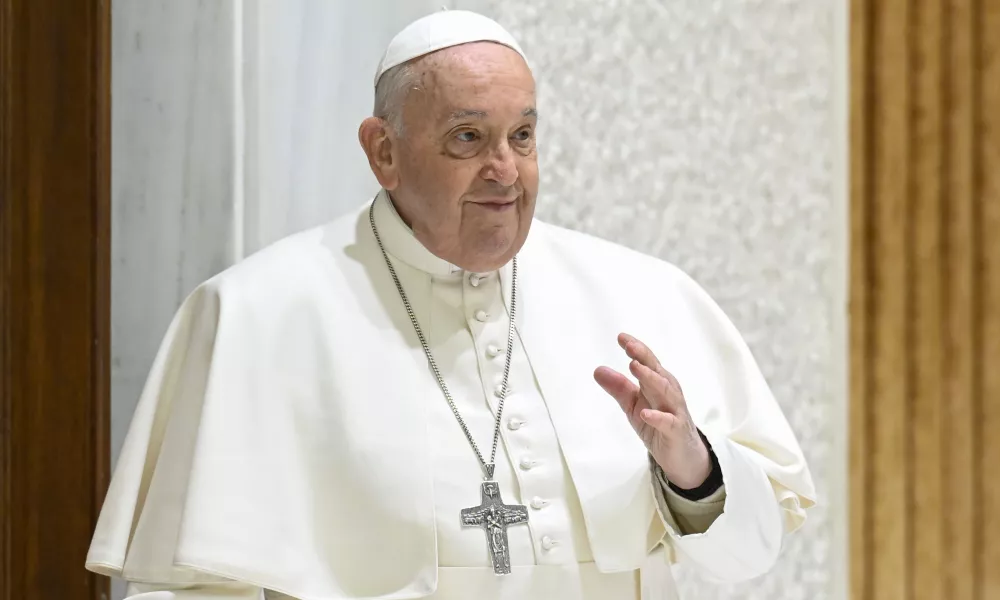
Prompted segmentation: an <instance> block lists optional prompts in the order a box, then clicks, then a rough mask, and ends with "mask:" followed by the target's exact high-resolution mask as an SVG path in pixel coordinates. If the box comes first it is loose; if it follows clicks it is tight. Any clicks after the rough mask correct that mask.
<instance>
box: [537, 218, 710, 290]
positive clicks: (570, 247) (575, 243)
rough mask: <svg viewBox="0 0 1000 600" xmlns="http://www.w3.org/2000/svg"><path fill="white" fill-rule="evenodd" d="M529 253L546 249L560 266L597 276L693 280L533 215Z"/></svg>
mask: <svg viewBox="0 0 1000 600" xmlns="http://www.w3.org/2000/svg"><path fill="white" fill-rule="evenodd" d="M525 248H526V249H527V250H528V252H529V253H535V252H538V253H545V254H546V255H548V257H549V258H550V259H551V260H553V261H555V262H556V263H557V265H559V266H560V267H562V268H570V269H584V270H585V271H586V272H589V273H591V274H593V275H595V276H598V277H604V276H609V275H614V276H615V277H617V278H626V279H632V280H633V281H632V282H631V283H634V284H638V285H642V284H643V282H650V283H654V282H655V283H657V284H661V285H662V284H663V283H671V284H677V285H690V284H694V281H693V280H692V279H691V277H690V276H688V275H687V274H686V273H685V272H684V271H683V270H681V269H680V268H679V267H678V266H677V265H675V264H673V263H671V262H669V261H666V260H663V259H661V258H658V257H655V256H651V255H649V254H645V253H642V252H639V251H638V250H634V249H632V248H628V247H626V246H623V245H621V244H616V243H614V242H611V241H609V240H605V239H603V238H599V237H597V236H595V235H591V234H588V233H584V232H581V231H575V230H572V229H567V228H565V227H560V226H558V225H553V224H551V223H546V222H544V221H540V220H538V219H536V220H535V221H534V222H533V223H532V229H531V233H530V235H529V242H528V243H526V244H525Z"/></svg>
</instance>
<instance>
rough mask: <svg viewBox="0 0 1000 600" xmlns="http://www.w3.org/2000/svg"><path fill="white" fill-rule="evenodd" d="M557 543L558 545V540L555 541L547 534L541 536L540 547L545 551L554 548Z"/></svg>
mask: <svg viewBox="0 0 1000 600" xmlns="http://www.w3.org/2000/svg"><path fill="white" fill-rule="evenodd" d="M558 545H559V542H557V541H556V540H554V539H552V538H550V537H549V536H547V535H546V536H542V549H543V550H546V551H548V550H552V549H553V548H555V547H556V546H558Z"/></svg>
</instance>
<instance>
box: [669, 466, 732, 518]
mask: <svg viewBox="0 0 1000 600" xmlns="http://www.w3.org/2000/svg"><path fill="white" fill-rule="evenodd" d="M656 477H657V479H658V482H659V484H660V487H662V488H663V499H664V500H665V501H666V503H667V507H669V508H670V510H671V512H674V513H676V514H681V515H691V516H699V517H701V516H706V515H713V514H719V513H721V512H722V508H723V506H724V505H725V503H726V486H724V485H720V486H719V487H718V488H717V489H716V490H715V491H714V492H712V494H711V495H709V496H706V497H705V498H702V499H700V500H689V499H688V498H685V497H684V496H681V495H680V494H678V493H677V492H675V491H674V490H673V488H672V487H671V486H670V485H669V482H668V481H667V480H666V477H664V475H663V471H660V470H659V469H657V473H656Z"/></svg>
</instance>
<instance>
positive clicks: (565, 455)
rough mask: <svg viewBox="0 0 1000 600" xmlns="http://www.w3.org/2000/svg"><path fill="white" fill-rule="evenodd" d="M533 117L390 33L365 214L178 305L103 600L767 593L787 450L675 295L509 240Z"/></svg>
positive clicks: (514, 95) (510, 49)
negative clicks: (115, 591) (694, 589)
mask: <svg viewBox="0 0 1000 600" xmlns="http://www.w3.org/2000/svg"><path fill="white" fill-rule="evenodd" d="M538 118H539V114H538V111H537V110H536V106H535V82H534V79H533V77H532V73H531V71H530V69H529V67H528V65H527V62H526V60H525V58H524V55H523V52H522V51H521V49H520V47H519V46H518V44H517V42H516V41H515V40H514V39H513V38H512V37H511V36H510V34H509V33H507V32H506V31H505V30H504V29H503V28H501V27H500V26H499V25H498V24H497V23H495V22H493V21H491V20H489V19H487V18H485V17H483V16H480V15H477V14H474V13H470V12H464V11H443V12H440V13H436V14H433V15H431V16H428V17H425V18H423V19H420V20H418V21H416V22H414V23H412V24H411V25H409V26H408V27H407V28H406V29H404V30H403V31H402V32H400V33H399V35H397V36H396V37H395V38H394V39H393V40H392V42H391V43H390V44H389V47H388V49H387V50H386V52H385V56H384V57H383V59H382V61H381V63H380V64H379V66H378V69H377V73H376V76H375V111H374V116H373V117H371V118H369V119H366V120H365V121H364V122H363V123H362V124H361V127H360V130H359V139H360V142H361V146H362V148H363V149H364V152H365V153H366V155H367V157H368V162H369V164H370V166H371V169H372V171H373V172H374V174H375V177H376V178H377V179H378V181H379V183H380V184H381V187H382V189H381V191H380V192H379V193H378V194H377V195H376V196H375V197H374V199H370V200H368V201H364V203H363V205H361V206H360V207H359V209H358V210H357V211H356V212H355V213H353V214H350V215H348V216H347V217H345V218H341V219H339V220H335V221H333V222H331V223H328V224H326V225H324V226H322V227H318V228H316V229H313V230H310V231H305V232H303V233H299V234H296V235H293V236H291V237H288V238H286V239H284V240H282V241H280V242H278V243H276V244H274V245H272V246H271V247H269V248H266V249H264V250H262V251H260V252H258V253H257V254H255V255H253V256H251V257H250V258H248V259H246V260H245V261H243V262H241V263H239V264H237V265H235V266H233V267H232V268H230V269H228V270H226V271H225V272H223V273H221V274H219V275H218V276H216V277H214V278H213V279H211V280H209V281H207V282H205V283H204V284H202V285H201V286H199V287H198V288H197V289H196V290H195V291H194V292H193V293H192V294H191V296H190V297H188V298H187V300H186V301H185V302H184V304H183V306H182V307H181V308H180V310H179V311H178V313H177V315H176V317H175V319H174V321H173V323H172V324H171V326H170V328H169V331H168V332H167V334H166V337H165V339H164V341H163V344H162V346H161V349H160V352H159V354H158V356H157V358H156V361H155V363H154V365H153V368H152V371H151V373H150V375H149V379H148V382H147V384H146V387H145V390H144V392H143V395H142V398H141V401H140V403H139V406H138V408H137V410H136V412H135V415H134V418H133V421H132V424H131V428H130V430H129V433H128V437H127V439H126V441H125V445H124V448H123V450H122V454H121V456H120V459H119V462H118V466H117V469H116V472H115V474H114V478H113V482H112V484H111V488H110V490H109V492H108V496H107V500H106V502H105V505H104V508H103V511H102V513H101V517H100V521H99V524H98V526H97V530H96V532H95V534H94V539H93V543H92V546H91V550H90V554H89V556H88V561H87V567H88V568H89V569H91V570H94V571H96V572H99V573H105V574H109V575H115V576H118V577H123V578H125V579H126V580H128V581H129V592H128V593H129V594H130V596H129V598H130V599H131V600H168V599H170V600H195V599H206V600H207V599H216V598H230V599H251V598H252V599H259V598H271V599H276V598H295V599H299V600H342V599H352V600H353V599H362V598H364V599H370V600H374V599H379V600H388V599H390V598H399V599H402V598H434V599H438V600H460V599H461V600H500V599H502V600H598V599H600V600H612V599H614V600H624V599H629V598H632V599H640V598H642V599H647V600H648V599H654V598H655V599H664V598H672V597H675V593H676V590H675V588H674V584H673V580H672V578H671V576H670V564H671V563H673V562H676V561H685V562H687V563H688V564H690V565H692V566H693V567H694V568H697V569H699V570H700V571H701V572H702V573H704V574H705V575H706V576H707V577H710V578H713V579H716V580H720V581H738V580H745V579H748V578H752V577H756V576H758V575H760V574H762V573H764V572H766V571H767V570H768V569H770V568H771V566H772V565H774V563H775V560H776V559H777V556H778V554H779V551H780V549H781V546H782V541H783V539H784V537H785V535H786V534H788V533H790V532H792V531H793V530H795V529H796V528H798V527H799V526H800V525H801V524H802V522H803V520H804V518H805V513H804V511H805V509H806V508H808V507H809V506H810V505H812V503H813V502H814V496H815V493H814V489H813V483H812V480H811V477H810V474H809V470H808V467H807V466H806V463H805V460H804V459H803V456H802V452H801V450H800V448H799V445H798V443H797V442H796V439H795V437H794V435H793V434H792V431H791V429H790V428H789V426H788V423H787V421H786V420H785V418H784V416H783V415H782V413H781V411H780V409H779V408H778V405H777V404H776V403H775V401H774V398H773V397H772V395H771V393H770V391H769V390H768V386H767V384H766V383H765V381H764V378H763V377H762V376H761V373H760V371H759V369H758V368H757V366H756V364H755V362H754V359H753V358H752V356H751V354H750V352H749V350H748V349H747V346H746V344H745V343H744V342H743V340H742V339H741V338H740V335H739V334H738V333H737V331H736V329H735V328H734V327H733V325H732V324H731V323H730V322H729V321H728V320H727V318H726V317H725V316H724V315H723V313H722V312H721V311H720V309H719V308H718V307H717V306H716V304H715V303H714V302H713V301H712V300H711V299H710V298H709V297H708V295H706V293H705V292H704V291H702V289H701V288H699V287H698V285H697V284H695V283H694V282H693V281H692V280H691V279H690V278H688V277H687V276H686V275H684V274H683V273H682V272H680V271H679V270H678V269H677V268H675V267H673V266H671V265H669V264H666V263H664V262H662V261H660V260H657V259H654V258H650V257H648V256H643V255H641V254H638V253H636V252H633V251H630V250H628V249H625V248H623V247H620V246H616V245H614V244H611V243H608V242H605V241H601V240H598V239H595V238H592V237H588V236H586V235H583V234H580V233H575V232H572V231H568V230H565V229H560V228H558V227H554V226H552V225H548V224H545V223H542V222H539V221H535V220H534V219H533V213H534V207H535V199H536V194H537V191H538V165H537V154H536V149H535V128H536V124H537V120H538ZM359 200H360V199H359ZM623 332H627V333H623Z"/></svg>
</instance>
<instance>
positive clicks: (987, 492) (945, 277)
mask: <svg viewBox="0 0 1000 600" xmlns="http://www.w3.org/2000/svg"><path fill="white" fill-rule="evenodd" d="M850 11H851V19H850V38H851V52H850V55H851V60H850V70H851V80H850V87H851V94H850V105H851V124H850V137H851V142H850V154H851V162H850V171H851V182H850V185H851V208H850V213H851V246H850V255H851V276H850V288H851V289H850V338H851V339H850V372H851V376H850V380H851V381H850V389H851V392H850V412H851V417H850V424H849V431H850V467H849V471H850V486H849V487H850V503H849V506H850V537H851V542H850V568H851V598H852V600H938V599H940V598H948V599H949V600H987V599H998V598H1000V572H998V570H997V568H996V565H998V564H1000V539H998V538H997V536H996V535H995V532H996V531H1000V481H998V479H997V477H996V472H995V469H996V468H997V465H998V464H1000V437H998V436H997V435H996V432H997V431H1000V369H998V365H1000V0H851V4H850Z"/></svg>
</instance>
